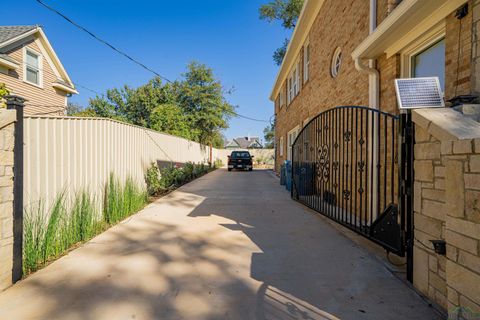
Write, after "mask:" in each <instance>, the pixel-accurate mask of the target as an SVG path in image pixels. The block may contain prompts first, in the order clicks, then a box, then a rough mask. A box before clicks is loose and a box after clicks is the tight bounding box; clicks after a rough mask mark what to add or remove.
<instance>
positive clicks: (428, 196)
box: [413, 109, 480, 320]
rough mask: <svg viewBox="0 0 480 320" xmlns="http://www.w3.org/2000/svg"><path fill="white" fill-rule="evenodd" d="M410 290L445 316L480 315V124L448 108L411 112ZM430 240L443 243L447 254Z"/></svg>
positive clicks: (470, 316) (462, 317)
mask: <svg viewBox="0 0 480 320" xmlns="http://www.w3.org/2000/svg"><path fill="white" fill-rule="evenodd" d="M413 121H414V122H415V139H416V142H415V143H416V144H415V185H414V211H415V214H414V225H415V231H414V234H415V241H414V259H413V263H414V281H413V285H414V286H415V287H416V288H417V289H418V290H419V291H420V292H422V293H423V294H424V295H426V296H427V297H428V298H430V299H431V300H432V301H434V302H436V303H437V304H438V305H439V306H441V307H442V308H443V309H444V310H445V311H447V312H448V314H449V319H452V320H453V319H462V320H464V319H477V318H478V317H479V315H480V290H479V287H480V123H477V122H474V121H472V120H471V119H469V118H467V117H465V116H464V115H463V114H461V113H459V112H456V111H454V110H452V109H430V110H415V111H413ZM431 240H444V241H445V243H446V252H444V253H443V252H439V251H437V250H435V249H434V247H433V245H432V244H431Z"/></svg>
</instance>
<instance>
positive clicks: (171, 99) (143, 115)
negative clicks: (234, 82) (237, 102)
mask: <svg viewBox="0 0 480 320" xmlns="http://www.w3.org/2000/svg"><path fill="white" fill-rule="evenodd" d="M226 94H227V92H226V91H225V90H224V88H223V86H222V84H221V83H220V81H219V80H217V79H216V78H215V76H214V74H213V71H212V69H210V68H208V67H207V66H206V65H203V64H199V63H196V62H193V63H190V64H189V65H188V67H187V71H186V72H185V74H183V75H182V79H180V80H178V81H175V82H173V83H167V84H164V83H162V81H161V79H160V78H158V77H157V78H154V79H152V80H150V81H149V82H148V83H147V84H145V85H143V86H140V87H138V88H131V87H129V86H124V87H122V88H121V89H116V88H114V89H110V90H107V92H106V94H105V95H102V96H96V97H95V98H93V99H90V101H89V107H88V108H87V109H85V110H84V111H83V114H86V115H87V116H88V115H91V114H93V115H94V116H97V117H105V118H112V119H116V120H120V121H125V122H129V123H132V124H135V125H139V126H143V127H147V128H151V129H154V130H158V131H162V132H165V133H168V134H172V135H177V136H181V137H184V138H188V139H191V140H194V141H198V142H201V143H203V144H213V145H215V146H222V145H223V141H221V140H222V139H221V137H222V136H221V132H222V130H223V129H226V128H228V120H229V119H230V118H231V117H232V115H234V114H235V113H234V107H233V106H232V105H231V104H229V103H228V102H227V100H226V98H225V95H226ZM220 141H221V142H220Z"/></svg>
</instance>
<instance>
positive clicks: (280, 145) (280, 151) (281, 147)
mask: <svg viewBox="0 0 480 320" xmlns="http://www.w3.org/2000/svg"><path fill="white" fill-rule="evenodd" d="M278 144H279V148H280V150H279V153H280V157H283V137H280V142H279V143H278Z"/></svg>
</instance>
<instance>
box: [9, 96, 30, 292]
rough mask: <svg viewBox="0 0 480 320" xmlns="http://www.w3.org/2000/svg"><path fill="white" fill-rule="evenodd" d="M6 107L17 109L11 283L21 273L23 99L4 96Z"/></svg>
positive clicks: (18, 277)
mask: <svg viewBox="0 0 480 320" xmlns="http://www.w3.org/2000/svg"><path fill="white" fill-rule="evenodd" d="M5 99H6V100H7V109H14V110H16V111H17V121H16V123H15V146H14V149H13V152H14V156H13V197H14V198H13V269H12V281H13V283H15V282H17V281H18V280H20V279H22V275H23V107H24V102H25V99H23V98H22V97H19V96H13V95H11V96H6V97H5Z"/></svg>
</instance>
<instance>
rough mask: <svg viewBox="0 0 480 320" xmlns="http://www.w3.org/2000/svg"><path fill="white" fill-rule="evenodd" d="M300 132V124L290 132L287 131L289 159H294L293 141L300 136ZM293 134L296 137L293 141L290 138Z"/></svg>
mask: <svg viewBox="0 0 480 320" xmlns="http://www.w3.org/2000/svg"><path fill="white" fill-rule="evenodd" d="M299 133H300V126H296V127H295V128H293V129H292V130H290V131H288V133H287V160H292V146H293V142H295V139H296V138H297V137H298V134H299ZM292 134H295V138H294V139H293V141H292V140H291V139H290V136H291V135H292Z"/></svg>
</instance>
